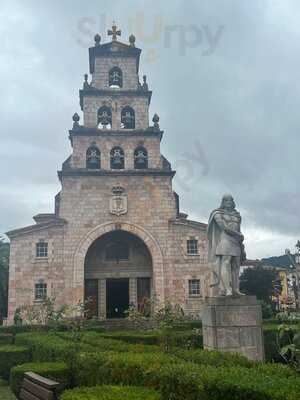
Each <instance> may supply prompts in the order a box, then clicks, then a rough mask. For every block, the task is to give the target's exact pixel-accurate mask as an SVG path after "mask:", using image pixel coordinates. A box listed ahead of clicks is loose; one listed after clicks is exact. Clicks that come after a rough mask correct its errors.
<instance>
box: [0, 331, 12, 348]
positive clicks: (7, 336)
mask: <svg viewBox="0 0 300 400" xmlns="http://www.w3.org/2000/svg"><path fill="white" fill-rule="evenodd" d="M13 342H14V336H13V335H12V334H11V333H0V346H1V345H2V344H13Z"/></svg>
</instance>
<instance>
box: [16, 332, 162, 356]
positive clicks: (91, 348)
mask: <svg viewBox="0 0 300 400" xmlns="http://www.w3.org/2000/svg"><path fill="white" fill-rule="evenodd" d="M16 344H18V345H25V346H27V347H28V348H29V349H30V352H31V354H32V358H33V361H66V360H68V359H69V358H70V357H73V356H74V353H78V352H79V351H83V352H86V353H88V352H91V353H95V352H103V351H115V352H129V351H130V352H132V353H153V352H154V353H155V352H160V349H159V347H158V346H150V345H142V344H135V345H134V344H128V343H125V342H122V341H118V340H114V339H106V338H103V337H102V336H101V335H100V334H99V333H96V332H83V333H82V335H81V338H80V341H78V342H77V341H74V340H72V336H71V335H70V333H67V332H61V333H56V334H54V333H48V334H44V333H30V334H29V333H22V334H19V335H17V336H16Z"/></svg>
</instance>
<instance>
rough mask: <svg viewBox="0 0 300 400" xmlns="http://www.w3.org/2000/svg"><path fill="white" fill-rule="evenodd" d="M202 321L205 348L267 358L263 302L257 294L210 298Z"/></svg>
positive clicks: (253, 358) (207, 300) (262, 358)
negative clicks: (262, 310) (265, 356)
mask: <svg viewBox="0 0 300 400" xmlns="http://www.w3.org/2000/svg"><path fill="white" fill-rule="evenodd" d="M202 324H203V344H204V348H205V349H207V350H218V351H231V352H235V353H240V354H243V355H244V356H246V357H247V358H249V359H250V360H258V361H262V360H264V345H263V333H262V314H261V305H260V304H259V303H258V301H257V299H256V297H255V296H238V297H233V296H232V297H231V296H230V297H211V298H207V299H206V305H205V308H204V312H203V318H202Z"/></svg>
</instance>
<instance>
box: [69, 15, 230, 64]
mask: <svg viewBox="0 0 300 400" xmlns="http://www.w3.org/2000/svg"><path fill="white" fill-rule="evenodd" d="M110 24H111V19H110V18H107V16H106V14H100V15H99V16H98V17H95V16H93V17H92V16H90V17H82V18H80V19H79V21H78V24H77V28H78V31H79V33H80V36H79V37H78V39H77V42H78V44H79V45H80V46H83V47H88V46H89V45H91V43H92V42H93V37H94V35H95V33H97V32H98V33H99V34H100V35H101V36H102V37H106V35H107V30H108V27H109V26H110ZM146 27H147V29H146ZM124 28H127V31H128V32H130V33H134V35H135V36H136V38H137V40H138V41H139V42H140V43H141V45H142V46H143V47H144V52H145V53H146V55H145V58H144V61H145V62H148V63H153V62H155V61H156V60H157V59H158V57H159V50H158V47H159V45H160V46H162V47H163V48H165V49H175V50H176V52H177V54H178V55H179V56H185V55H187V53H188V51H189V50H190V49H196V48H199V49H200V53H199V54H200V55H202V56H210V55H212V54H213V53H214V52H215V50H216V48H217V46H218V45H219V43H220V40H221V37H222V34H223V32H224V25H219V26H216V27H211V26H209V25H207V24H199V25H197V24H189V25H184V24H178V23H175V24H167V23H166V22H165V18H164V17H163V16H162V15H159V14H157V15H154V16H153V17H152V18H150V17H148V18H147V19H146V18H145V14H144V12H143V11H137V12H136V13H135V14H134V15H133V16H132V15H131V16H129V17H128V19H127V24H126V26H125V27H124Z"/></svg>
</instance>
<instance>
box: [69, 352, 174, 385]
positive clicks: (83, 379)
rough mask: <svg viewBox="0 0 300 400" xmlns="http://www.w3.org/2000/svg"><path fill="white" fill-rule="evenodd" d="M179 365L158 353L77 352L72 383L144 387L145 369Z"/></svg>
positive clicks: (170, 357) (167, 356) (172, 358)
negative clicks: (173, 364) (164, 365)
mask: <svg viewBox="0 0 300 400" xmlns="http://www.w3.org/2000/svg"><path fill="white" fill-rule="evenodd" d="M176 362H178V359H177V358H176V357H172V356H169V355H166V354H163V353H162V354H160V353H153V354H151V353H145V354H143V353H125V352H124V353H114V352H102V353H80V354H78V356H77V359H76V366H75V370H74V384H75V385H76V386H95V385H97V384H119V383H121V384H123V385H137V386H140V385H141V386H143V384H144V383H145V371H146V369H147V368H150V369H151V370H152V369H154V370H155V369H156V368H160V366H161V365H163V364H172V363H176Z"/></svg>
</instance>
